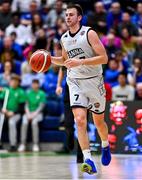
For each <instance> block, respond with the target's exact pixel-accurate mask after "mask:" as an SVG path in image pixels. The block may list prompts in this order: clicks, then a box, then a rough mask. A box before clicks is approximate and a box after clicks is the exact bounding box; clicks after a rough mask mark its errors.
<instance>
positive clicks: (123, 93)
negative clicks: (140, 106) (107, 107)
mask: <svg viewBox="0 0 142 180" xmlns="http://www.w3.org/2000/svg"><path fill="white" fill-rule="evenodd" d="M118 83H119V84H118V85H117V86H115V87H113V88H112V100H113V101H133V100H134V97H135V89H134V87H133V86H131V85H128V84H127V75H126V74H124V73H120V74H119V76H118Z"/></svg>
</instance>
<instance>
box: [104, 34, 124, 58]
mask: <svg viewBox="0 0 142 180" xmlns="http://www.w3.org/2000/svg"><path fill="white" fill-rule="evenodd" d="M101 41H102V43H103V45H104V46H105V48H106V51H107V54H108V56H111V55H112V54H115V53H116V51H118V49H120V48H121V39H120V38H118V37H116V36H115V34H113V33H108V34H107V35H106V36H103V37H102V38H101Z"/></svg>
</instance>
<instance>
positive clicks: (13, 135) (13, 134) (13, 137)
mask: <svg viewBox="0 0 142 180" xmlns="http://www.w3.org/2000/svg"><path fill="white" fill-rule="evenodd" d="M19 120H20V115H19V114H16V115H14V116H12V117H11V118H9V119H8V126H9V141H10V146H11V147H10V151H16V150H17V149H16V145H17V129H16V125H17V122H18V121H19Z"/></svg>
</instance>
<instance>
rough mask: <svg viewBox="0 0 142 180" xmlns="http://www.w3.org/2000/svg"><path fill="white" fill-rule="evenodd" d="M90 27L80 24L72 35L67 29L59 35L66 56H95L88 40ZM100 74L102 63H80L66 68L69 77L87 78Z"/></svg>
mask: <svg viewBox="0 0 142 180" xmlns="http://www.w3.org/2000/svg"><path fill="white" fill-rule="evenodd" d="M90 29H91V28H90V27H86V26H82V27H81V28H80V29H79V30H78V32H77V33H76V34H74V35H73V36H72V35H71V34H70V32H69V31H67V32H66V33H64V34H63V35H62V37H61V43H62V45H63V47H64V48H65V51H66V52H67V55H68V58H77V59H85V58H90V57H93V56H95V52H94V50H93V49H92V47H91V45H90V44H89V41H88V31H89V30H90ZM98 75H102V65H81V66H77V67H74V68H71V69H68V70H67V76H68V77H70V78H89V77H93V76H98Z"/></svg>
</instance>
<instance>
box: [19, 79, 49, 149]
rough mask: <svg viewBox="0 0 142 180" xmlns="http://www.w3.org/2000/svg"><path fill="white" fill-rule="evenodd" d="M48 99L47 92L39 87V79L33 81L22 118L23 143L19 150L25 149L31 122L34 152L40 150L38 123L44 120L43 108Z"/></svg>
mask: <svg viewBox="0 0 142 180" xmlns="http://www.w3.org/2000/svg"><path fill="white" fill-rule="evenodd" d="M45 101H46V96H45V93H44V92H43V91H42V90H40V89H39V81H38V80H36V79H35V80H33V81H32V88H31V89H30V90H29V91H28V92H27V101H26V106H25V114H24V116H23V119H22V127H21V145H20V146H19V148H18V151H19V152H23V151H25V148H26V147H25V144H26V139H27V128H28V124H29V123H30V122H31V127H32V139H33V148H32V150H33V151H34V152H38V151H39V146H38V144H39V127H38V123H39V122H41V121H42V120H43V113H42V111H43V108H44V104H45Z"/></svg>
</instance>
